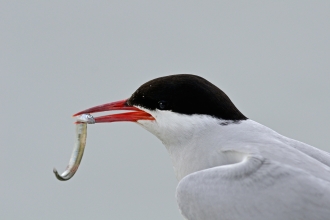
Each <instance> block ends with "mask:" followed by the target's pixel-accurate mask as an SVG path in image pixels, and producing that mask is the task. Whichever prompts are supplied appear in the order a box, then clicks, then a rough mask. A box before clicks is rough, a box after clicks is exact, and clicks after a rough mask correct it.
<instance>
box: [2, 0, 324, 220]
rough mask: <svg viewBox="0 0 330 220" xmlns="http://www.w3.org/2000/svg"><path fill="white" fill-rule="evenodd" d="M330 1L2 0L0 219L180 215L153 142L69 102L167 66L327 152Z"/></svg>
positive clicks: (163, 157) (122, 91)
mask: <svg viewBox="0 0 330 220" xmlns="http://www.w3.org/2000/svg"><path fill="white" fill-rule="evenodd" d="M329 11H330V1H163V2H160V1H109V0H108V1H86V0H80V1H63V0H58V1H2V2H1V7H0V56H1V57H0V73H1V76H2V77H1V80H0V90H1V93H0V101H1V113H2V120H1V121H2V123H1V131H2V132H1V136H0V143H1V145H0V146H1V153H0V173H1V176H2V178H1V179H2V180H1V181H0V203H1V204H0V205H1V212H0V219H15V220H16V219H24V220H29V219H31V220H32V219H33V220H36V219H49V220H53V219H54V220H57V219H61V220H66V219H81V220H85V219H86V220H89V219H116V220H121V219H122V220H125V219H141V220H145V219H158V220H168V219H182V217H181V215H180V213H179V210H178V207H177V203H176V200H175V188H176V185H177V180H176V179H175V176H174V172H173V169H172V165H171V162H170V159H169V157H168V154H167V152H166V150H165V147H164V146H163V145H162V143H161V142H160V141H159V140H158V139H157V138H156V137H154V136H153V135H152V134H150V133H148V132H147V131H145V130H143V129H142V128H141V127H139V126H138V125H136V124H134V123H128V122H127V123H112V124H100V125H90V126H89V127H88V138H87V145H86V150H85V154H84V158H83V160H82V163H81V166H80V168H79V170H78V172H77V173H76V175H75V176H74V177H73V178H72V179H71V180H69V181H67V182H60V181H58V180H57V179H56V178H55V177H54V175H53V172H52V169H53V167H56V168H57V169H58V170H59V172H62V171H64V168H65V167H66V165H67V163H68V161H69V157H70V155H71V151H72V148H73V142H74V139H75V138H74V134H75V133H74V131H75V129H74V124H73V122H74V119H72V117H71V115H72V114H73V113H76V112H78V111H80V110H83V109H86V108H88V107H92V106H95V105H98V104H103V103H107V102H111V101H117V100H121V99H124V98H128V97H129V96H130V95H131V94H132V93H133V92H134V91H135V90H136V89H137V88H138V87H139V86H140V85H141V84H142V83H144V82H146V81H148V80H151V79H153V78H156V77H159V76H165V75H170V74H177V73H192V74H196V75H200V76H202V77H204V78H206V79H207V80H209V81H211V82H212V83H213V84H215V85H217V86H218V87H219V88H221V89H222V90H223V91H224V92H226V94H227V95H228V96H229V97H230V98H231V100H232V101H233V102H234V103H235V104H236V106H237V107H238V108H239V109H240V111H241V112H242V113H243V114H244V115H246V116H247V117H249V118H251V119H253V120H255V121H257V122H259V123H261V124H264V125H266V126H268V127H270V128H272V129H274V130H275V131H277V132H279V133H281V134H283V135H285V136H288V137H291V138H294V139H297V140H300V141H303V142H306V143H308V144H310V145H313V146H315V147H318V148H320V149H323V150H327V151H330V144H329V143H330V116H329V112H330V102H329V94H330V86H329V82H330V74H329V72H330V60H329V58H330V43H329V39H330V13H329Z"/></svg>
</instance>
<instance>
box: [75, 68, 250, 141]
mask: <svg viewBox="0 0 330 220" xmlns="http://www.w3.org/2000/svg"><path fill="white" fill-rule="evenodd" d="M111 110H129V111H130V112H126V113H121V114H112V115H106V116H100V117H96V118H95V123H103V122H116V121H132V122H136V123H138V124H140V125H141V126H143V127H144V128H146V129H147V130H148V131H150V132H151V133H153V134H154V135H156V136H157V137H158V138H159V139H161V141H163V142H164V143H165V144H167V142H169V141H182V139H190V138H191V137H192V136H193V135H195V134H196V131H200V130H201V129H202V128H203V126H205V125H206V124H207V123H209V122H210V121H216V119H220V120H228V121H239V120H245V119H247V118H246V117H245V116H244V115H243V114H242V113H241V112H240V111H239V110H238V109H237V108H236V107H235V105H234V104H233V103H232V102H231V100H230V99H229V98H228V96H227V95H226V94H225V93H224V92H222V91H221V90H220V89H219V88H218V87H216V86H215V85H213V84H212V83H210V82H209V81H207V80H205V79H203V78H202V77H199V76H195V75H189V74H180V75H170V76H165V77H160V78H156V79H153V80H151V81H148V82H146V83H144V84H143V85H142V86H140V87H139V88H138V89H137V90H136V91H135V92H134V93H133V94H132V96H131V97H130V98H128V99H125V100H122V101H117V102H112V103H107V104H103V105H99V106H95V107H93V108H89V109H86V110H84V111H81V112H78V113H76V114H75V115H74V116H78V115H81V114H86V113H96V112H103V111H111ZM196 128H198V129H197V130H196Z"/></svg>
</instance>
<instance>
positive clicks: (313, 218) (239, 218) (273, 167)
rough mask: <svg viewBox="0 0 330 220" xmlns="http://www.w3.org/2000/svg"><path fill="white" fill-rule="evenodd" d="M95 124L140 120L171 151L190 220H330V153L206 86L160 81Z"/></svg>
mask: <svg viewBox="0 0 330 220" xmlns="http://www.w3.org/2000/svg"><path fill="white" fill-rule="evenodd" d="M110 110H129V112H126V113H120V114H112V115H105V116H100V117H95V123H103V122H114V121H132V122H136V123H137V124H139V125H141V126H142V127H143V128H145V129H146V130H148V131H149V132H151V133H152V134H154V135H155V136H156V137H158V138H159V139H160V140H161V141H162V143H163V144H164V145H165V147H166V149H167V151H168V153H169V155H170V158H171V161H172V164H173V167H174V171H175V175H176V177H177V179H178V181H179V183H178V186H177V189H176V198H177V202H178V205H179V209H180V211H181V213H182V215H183V216H184V218H185V219H188V220H243V219H244V220H279V219H280V220H298V219H299V220H301V219H305V220H326V219H330V154H329V153H328V152H325V151H322V150H319V149H317V148H315V147H312V146H310V145H307V144H305V143H302V142H299V141H296V140H293V139H290V138H288V137H285V136H283V135H281V134H279V133H277V132H275V131H273V130H272V129H270V128H268V127H266V126H264V125H262V124H259V123H257V122H255V121H253V120H251V119H249V118H247V117H246V116H244V115H243V114H242V113H241V112H240V111H239V110H238V109H237V108H236V107H235V105H234V104H233V103H232V101H231V100H230V99H229V97H228V96H227V95H226V94H225V93H224V92H223V91H222V90H220V89H219V88H218V87H217V86H215V85H213V84H212V83H211V82H209V81H207V80H206V79H204V78H202V77H199V76H196V75H190V74H179V75H170V76H165V77H160V78H156V79H153V80H151V81H148V82H146V83H145V84H143V85H142V86H140V87H139V88H138V89H137V90H136V91H135V92H134V93H133V95H132V96H131V97H130V98H128V99H125V100H122V101H117V102H112V103H108V104H104V105H99V106H96V107H93V108H89V109H87V110H84V111H81V112H79V113H77V114H75V116H79V115H82V114H89V113H95V112H102V111H110Z"/></svg>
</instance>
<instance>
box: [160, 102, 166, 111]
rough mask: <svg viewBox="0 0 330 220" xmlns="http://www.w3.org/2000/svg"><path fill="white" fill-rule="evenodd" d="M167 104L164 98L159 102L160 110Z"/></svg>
mask: <svg viewBox="0 0 330 220" xmlns="http://www.w3.org/2000/svg"><path fill="white" fill-rule="evenodd" d="M166 105H167V103H166V101H163V100H162V101H159V102H158V107H159V109H160V110H164V109H166Z"/></svg>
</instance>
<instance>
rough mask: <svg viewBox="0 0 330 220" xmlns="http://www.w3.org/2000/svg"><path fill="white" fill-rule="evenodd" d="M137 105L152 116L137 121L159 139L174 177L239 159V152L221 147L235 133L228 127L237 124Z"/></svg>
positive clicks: (240, 157)
mask: <svg viewBox="0 0 330 220" xmlns="http://www.w3.org/2000/svg"><path fill="white" fill-rule="evenodd" d="M141 109H142V110H144V111H146V112H148V113H150V114H151V115H152V116H153V117H154V118H155V120H154V121H149V120H141V121H138V123H139V124H140V125H141V126H142V127H144V128H145V129H146V130H148V131H149V132H151V133H152V134H154V135H156V136H157V137H158V138H159V139H160V140H161V141H162V142H163V144H164V145H165V147H166V148H167V150H168V152H169V154H170V157H171V160H172V164H173V167H174V170H175V174H176V177H177V179H178V180H181V179H182V178H183V177H185V176H186V175H188V174H190V173H192V172H196V171H199V170H203V169H207V168H211V167H215V166H220V165H224V164H231V163H236V162H238V161H240V160H242V157H243V155H240V154H238V153H232V152H225V151H224V148H223V147H225V145H226V144H225V142H226V140H228V138H229V139H230V138H234V136H235V132H234V133H233V131H235V130H236V129H229V130H230V131H229V130H228V128H229V127H233V126H235V127H237V126H239V124H237V123H236V124H235V123H234V122H232V121H224V120H219V119H217V118H213V117H211V116H207V115H184V114H178V113H175V112H171V111H160V110H155V111H149V110H147V109H144V108H141ZM225 124H226V125H225ZM228 132H229V133H228ZM224 137H225V138H224Z"/></svg>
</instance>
